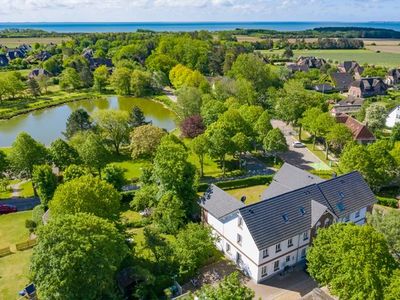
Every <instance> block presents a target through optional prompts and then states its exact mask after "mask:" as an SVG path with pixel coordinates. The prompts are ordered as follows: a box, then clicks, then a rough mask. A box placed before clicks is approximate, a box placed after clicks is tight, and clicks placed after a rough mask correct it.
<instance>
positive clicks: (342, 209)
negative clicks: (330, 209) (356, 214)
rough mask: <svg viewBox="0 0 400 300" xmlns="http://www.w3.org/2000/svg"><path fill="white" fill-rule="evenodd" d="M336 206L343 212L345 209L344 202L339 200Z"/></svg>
mask: <svg viewBox="0 0 400 300" xmlns="http://www.w3.org/2000/svg"><path fill="white" fill-rule="evenodd" d="M336 207H337V208H338V210H339V211H340V212H342V211H344V210H345V208H344V204H343V202H338V203H337V204H336Z"/></svg>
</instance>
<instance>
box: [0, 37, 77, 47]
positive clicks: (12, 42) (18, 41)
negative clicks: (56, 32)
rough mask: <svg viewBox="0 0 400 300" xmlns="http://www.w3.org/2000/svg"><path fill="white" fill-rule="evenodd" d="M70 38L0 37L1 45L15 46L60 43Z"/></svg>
mask: <svg viewBox="0 0 400 300" xmlns="http://www.w3.org/2000/svg"><path fill="white" fill-rule="evenodd" d="M69 39H70V38H69V37H32V38H0V45H3V46H7V47H10V48H15V47H18V46H20V45H22V44H27V45H33V44H35V43H39V44H50V43H53V44H60V43H61V42H62V41H68V40H69Z"/></svg>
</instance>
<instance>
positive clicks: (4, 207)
mask: <svg viewBox="0 0 400 300" xmlns="http://www.w3.org/2000/svg"><path fill="white" fill-rule="evenodd" d="M16 211H17V207H16V206H14V205H9V204H0V215H3V214H9V213H13V212H16Z"/></svg>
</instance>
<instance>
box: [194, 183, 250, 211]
mask: <svg viewBox="0 0 400 300" xmlns="http://www.w3.org/2000/svg"><path fill="white" fill-rule="evenodd" d="M199 204H200V206H201V207H203V208H204V209H205V210H207V211H208V212H209V213H210V214H211V215H213V216H214V217H215V218H217V219H221V218H222V217H224V216H226V215H228V214H230V213H232V212H234V211H236V210H238V209H240V208H242V207H244V206H245V205H244V204H243V203H242V202H241V201H239V200H237V199H236V198H235V197H233V196H231V195H229V194H228V193H226V192H224V191H223V190H222V189H220V188H219V187H217V186H216V185H214V184H211V185H210V186H209V187H208V189H207V191H206V192H205V193H204V196H203V197H201V198H200V203H199Z"/></svg>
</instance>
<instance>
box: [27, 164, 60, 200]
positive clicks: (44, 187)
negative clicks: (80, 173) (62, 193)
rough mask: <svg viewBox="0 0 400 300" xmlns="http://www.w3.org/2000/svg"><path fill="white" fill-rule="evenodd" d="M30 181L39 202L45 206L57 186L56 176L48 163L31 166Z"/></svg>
mask: <svg viewBox="0 0 400 300" xmlns="http://www.w3.org/2000/svg"><path fill="white" fill-rule="evenodd" d="M32 182H33V185H34V186H35V188H36V191H37V194H38V196H39V198H40V202H41V203H42V205H43V206H44V207H47V205H48V203H49V201H50V200H51V199H52V198H53V195H54V192H55V190H56V188H57V176H56V175H54V173H53V170H52V168H51V167H50V166H49V165H36V166H34V167H33V173H32Z"/></svg>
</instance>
